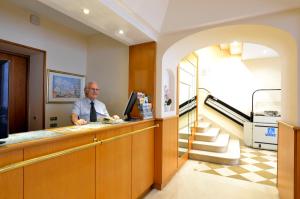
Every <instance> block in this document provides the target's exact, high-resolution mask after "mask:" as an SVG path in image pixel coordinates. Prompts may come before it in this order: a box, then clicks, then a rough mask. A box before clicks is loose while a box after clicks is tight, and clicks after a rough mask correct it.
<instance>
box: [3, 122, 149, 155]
mask: <svg viewBox="0 0 300 199" xmlns="http://www.w3.org/2000/svg"><path fill="white" fill-rule="evenodd" d="M149 121H154V119H150V120H140V121H135V122H122V123H119V124H103V123H99V122H96V123H90V124H87V125H82V126H67V127H60V128H53V129H45V130H39V131H30V132H24V133H16V134H11V135H9V137H8V138H6V139H0V140H1V141H5V142H6V143H4V144H0V152H6V151H10V150H15V149H19V148H25V147H28V146H33V145H37V144H42V143H48V142H52V141H58V140H62V139H65V138H70V137H75V136H80V135H86V134H89V133H95V132H101V131H105V130H110V129H115V128H120V127H126V126H128V127H130V126H132V125H136V124H142V123H145V122H149Z"/></svg>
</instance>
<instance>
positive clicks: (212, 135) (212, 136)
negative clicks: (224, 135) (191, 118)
mask: <svg viewBox="0 0 300 199" xmlns="http://www.w3.org/2000/svg"><path fill="white" fill-rule="evenodd" d="M219 132H220V128H210V129H208V130H207V131H205V132H203V133H195V140H198V141H206V142H213V141H215V140H216V139H217V137H218V135H219Z"/></svg>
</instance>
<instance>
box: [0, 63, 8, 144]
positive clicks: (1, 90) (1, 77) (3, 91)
mask: <svg viewBox="0 0 300 199" xmlns="http://www.w3.org/2000/svg"><path fill="white" fill-rule="evenodd" d="M8 94H9V62H8V61H4V60H0V139H2V138H7V137H8V130H9V129H8V127H9V125H8V124H9V123H8V118H9V117H8V102H9V98H8ZM2 143H4V141H0V144H2Z"/></svg>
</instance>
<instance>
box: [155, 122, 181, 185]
mask: <svg viewBox="0 0 300 199" xmlns="http://www.w3.org/2000/svg"><path fill="white" fill-rule="evenodd" d="M157 123H158V124H159V128H156V129H155V173H154V185H155V187H156V188H157V189H162V188H163V187H164V186H165V185H166V184H167V183H168V182H169V180H170V179H171V178H172V177H173V175H174V174H175V173H176V171H177V168H178V116H174V117H170V118H163V119H157Z"/></svg>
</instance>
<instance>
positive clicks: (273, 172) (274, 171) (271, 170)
mask: <svg viewBox="0 0 300 199" xmlns="http://www.w3.org/2000/svg"><path fill="white" fill-rule="evenodd" d="M266 171H267V172H270V173H272V174H274V175H277V169H267V170H266Z"/></svg>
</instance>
